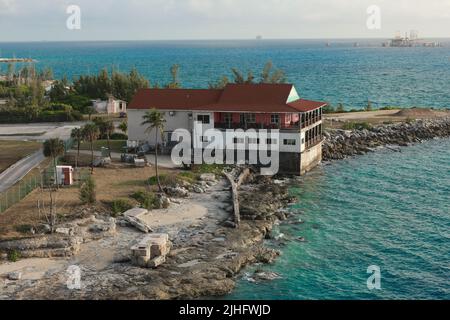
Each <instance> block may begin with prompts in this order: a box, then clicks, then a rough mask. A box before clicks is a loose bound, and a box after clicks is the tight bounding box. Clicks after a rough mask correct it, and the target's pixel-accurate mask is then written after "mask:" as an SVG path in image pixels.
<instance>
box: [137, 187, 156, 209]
mask: <svg viewBox="0 0 450 320" xmlns="http://www.w3.org/2000/svg"><path fill="white" fill-rule="evenodd" d="M130 197H131V198H133V199H134V200H136V201H137V202H139V204H140V205H141V207H142V208H144V209H147V210H153V209H159V208H160V204H159V199H158V197H157V196H156V194H154V193H153V192H146V191H137V192H135V193H133V194H132V195H131V196H130Z"/></svg>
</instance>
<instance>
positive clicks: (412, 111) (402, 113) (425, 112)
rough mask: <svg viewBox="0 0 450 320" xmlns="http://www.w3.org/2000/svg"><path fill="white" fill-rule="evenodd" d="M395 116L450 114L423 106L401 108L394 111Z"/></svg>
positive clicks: (437, 115)
mask: <svg viewBox="0 0 450 320" xmlns="http://www.w3.org/2000/svg"><path fill="white" fill-rule="evenodd" d="M394 116H396V117H407V118H412V119H416V118H436V117H442V116H450V112H446V111H436V110H432V109H424V108H412V109H403V110H400V111H399V112H397V113H395V114H394Z"/></svg>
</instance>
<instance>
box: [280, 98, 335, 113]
mask: <svg viewBox="0 0 450 320" xmlns="http://www.w3.org/2000/svg"><path fill="white" fill-rule="evenodd" d="M326 105H327V103H326V102H320V101H312V100H305V99H298V100H295V101H292V102H290V103H288V106H290V107H292V108H294V109H295V110H297V111H300V112H308V111H312V110H315V109H317V108H320V107H325V106H326Z"/></svg>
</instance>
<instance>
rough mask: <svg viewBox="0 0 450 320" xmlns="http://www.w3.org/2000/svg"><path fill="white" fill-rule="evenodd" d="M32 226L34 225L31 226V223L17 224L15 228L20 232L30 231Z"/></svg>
mask: <svg viewBox="0 0 450 320" xmlns="http://www.w3.org/2000/svg"><path fill="white" fill-rule="evenodd" d="M31 228H33V226H31V225H29V224H21V225H18V226H15V227H14V230H16V231H17V232H20V233H29V232H30V230H31Z"/></svg>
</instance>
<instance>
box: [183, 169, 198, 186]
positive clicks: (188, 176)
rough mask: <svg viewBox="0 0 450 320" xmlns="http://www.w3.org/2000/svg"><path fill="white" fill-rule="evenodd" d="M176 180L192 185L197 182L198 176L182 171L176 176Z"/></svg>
mask: <svg viewBox="0 0 450 320" xmlns="http://www.w3.org/2000/svg"><path fill="white" fill-rule="evenodd" d="M178 178H179V179H181V180H184V181H187V182H190V183H194V182H196V181H197V180H198V178H199V176H198V174H196V173H194V172H192V171H183V172H181V173H179V174H178Z"/></svg>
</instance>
